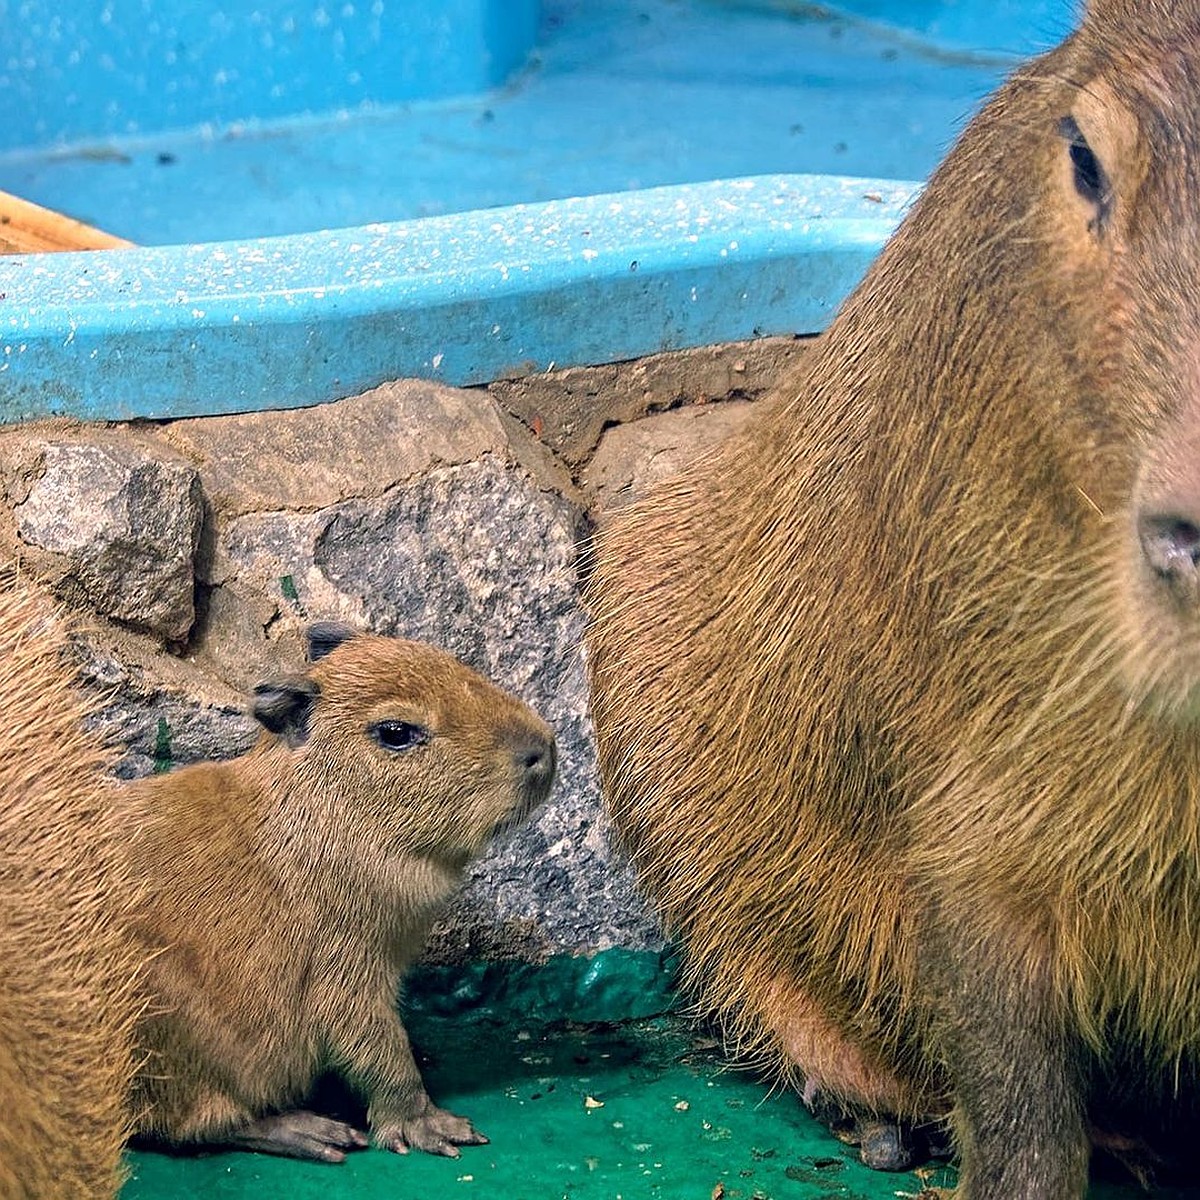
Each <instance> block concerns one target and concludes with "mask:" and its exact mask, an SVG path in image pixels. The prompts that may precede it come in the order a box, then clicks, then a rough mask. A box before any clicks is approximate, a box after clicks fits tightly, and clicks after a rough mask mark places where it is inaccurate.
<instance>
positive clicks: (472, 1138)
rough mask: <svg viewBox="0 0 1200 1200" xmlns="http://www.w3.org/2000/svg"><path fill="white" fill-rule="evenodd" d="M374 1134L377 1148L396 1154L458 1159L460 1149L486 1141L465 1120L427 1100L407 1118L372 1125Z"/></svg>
mask: <svg viewBox="0 0 1200 1200" xmlns="http://www.w3.org/2000/svg"><path fill="white" fill-rule="evenodd" d="M373 1133H374V1137H375V1143H376V1145H379V1146H382V1147H383V1148H384V1149H385V1150H394V1151H395V1152H396V1153H397V1154H407V1153H408V1152H409V1150H424V1151H425V1152H426V1153H428V1154H443V1155H445V1156H446V1157H447V1158H458V1156H459V1150H458V1148H459V1146H485V1145H487V1141H488V1139H487V1138H486V1137H484V1135H483V1134H482V1133H480V1132H479V1131H478V1130H477V1129H476V1128H475V1127H474V1126H473V1125H472V1124H471V1122H470V1121H468V1120H467V1118H466V1117H458V1116H455V1115H454V1113H452V1112H447V1111H446V1110H445V1109H444V1108H438V1107H437V1105H436V1104H434V1103H433V1102H432V1101H431V1100H429V1099H428V1098H426V1100H425V1107H424V1108H423V1109H422V1110H421V1111H420V1112H418V1113H415V1114H414V1115H412V1116H410V1117H404V1118H401V1119H399V1120H391V1121H385V1122H383V1123H382V1124H378V1125H375V1124H374V1123H373Z"/></svg>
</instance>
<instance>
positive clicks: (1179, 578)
mask: <svg viewBox="0 0 1200 1200" xmlns="http://www.w3.org/2000/svg"><path fill="white" fill-rule="evenodd" d="M1138 539H1139V541H1140V542H1141V546H1142V553H1143V554H1144V555H1145V557H1146V562H1147V564H1148V565H1149V567H1150V569H1151V571H1153V572H1154V574H1155V575H1156V576H1157V577H1158V578H1159V579H1161V580H1163V581H1164V582H1165V583H1167V584H1168V585H1169V586H1170V587H1171V589H1172V590H1173V591H1174V592H1175V593H1176V594H1177V595H1180V596H1181V597H1187V598H1189V599H1193V600H1195V599H1200V569H1198V567H1197V564H1198V563H1200V525H1198V524H1197V523H1196V522H1195V521H1192V520H1189V519H1188V518H1187V517H1184V516H1180V515H1179V514H1177V513H1167V514H1150V515H1142V516H1139V517H1138Z"/></svg>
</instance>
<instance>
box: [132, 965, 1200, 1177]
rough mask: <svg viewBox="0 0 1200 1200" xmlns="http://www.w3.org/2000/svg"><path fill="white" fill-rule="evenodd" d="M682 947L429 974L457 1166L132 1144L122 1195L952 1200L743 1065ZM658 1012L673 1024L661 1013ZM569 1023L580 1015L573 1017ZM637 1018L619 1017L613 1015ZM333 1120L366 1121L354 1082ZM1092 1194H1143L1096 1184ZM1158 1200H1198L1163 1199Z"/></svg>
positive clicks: (335, 1097)
mask: <svg viewBox="0 0 1200 1200" xmlns="http://www.w3.org/2000/svg"><path fill="white" fill-rule="evenodd" d="M672 968H673V960H672V959H671V957H670V956H669V955H661V956H659V955H654V954H633V953H631V952H627V951H613V952H609V954H607V955H601V956H599V957H598V958H597V959H592V960H583V959H569V960H567V959H564V960H551V963H550V964H548V966H547V967H545V968H542V969H541V970H537V969H533V968H525V967H512V966H509V967H503V966H498V965H495V964H493V965H491V966H488V965H484V964H479V965H477V966H474V967H471V968H469V969H467V970H460V969H457V968H438V969H434V970H429V969H427V970H425V971H424V972H422V973H421V974H420V976H419V977H418V979H417V980H415V981H414V987H413V995H412V998H411V1001H410V1003H409V1004H408V1005H406V1008H407V1010H408V1013H407V1024H408V1027H409V1031H410V1033H411V1035H412V1039H413V1042H414V1045H415V1046H416V1047H417V1056H418V1061H419V1062H420V1063H421V1068H422V1073H423V1075H424V1077H425V1081H426V1084H427V1086H428V1087H429V1090H430V1093H431V1094H432V1096H433V1098H434V1099H435V1100H436V1101H437V1102H438V1103H439V1104H441V1105H442V1106H444V1107H446V1108H449V1109H450V1110H451V1111H453V1112H457V1113H461V1114H462V1115H464V1116H468V1117H470V1118H471V1120H472V1121H473V1122H474V1123H475V1125H476V1127H477V1128H478V1129H480V1130H482V1131H483V1132H484V1133H486V1134H487V1135H488V1137H490V1138H491V1144H490V1145H487V1146H480V1147H470V1146H468V1147H464V1148H463V1151H462V1157H461V1158H459V1159H448V1158H436V1157H433V1156H431V1155H427V1154H421V1153H412V1154H409V1155H406V1156H400V1155H396V1154H391V1153H387V1152H384V1151H380V1150H374V1149H371V1150H364V1151H360V1152H357V1153H353V1154H351V1156H350V1157H349V1158H348V1159H347V1161H346V1162H345V1163H344V1164H342V1165H341V1166H327V1165H322V1164H315V1163H302V1162H294V1161H291V1160H285V1159H275V1158H268V1157H266V1156H264V1155H258V1154H246V1153H205V1154H198V1155H191V1156H186V1155H180V1156H173V1155H166V1154H159V1153H151V1152H133V1153H131V1154H130V1155H129V1161H130V1166H131V1168H132V1173H133V1174H132V1178H131V1180H130V1182H129V1183H128V1184H127V1185H126V1187H125V1189H124V1191H123V1193H122V1197H121V1200H201V1198H203V1200H249V1198H251V1197H253V1198H254V1200H270V1198H273V1197H281V1198H284V1200H343V1198H344V1200H350V1198H351V1197H354V1198H355V1200H372V1198H374V1197H378V1198H380V1200H382V1198H383V1197H388V1198H389V1200H390V1198H394V1197H396V1196H430V1197H438V1198H441V1197H451V1198H454V1197H461V1200H471V1198H473V1197H477V1198H479V1200H485V1198H486V1200H493V1198H496V1200H559V1198H560V1197H561V1198H563V1200H645V1198H648V1200H831V1198H833V1200H836V1198H841V1200H918V1198H919V1200H941V1198H942V1197H943V1196H949V1195H951V1193H950V1192H948V1191H946V1190H943V1189H950V1188H952V1187H953V1185H954V1181H955V1172H954V1170H953V1168H952V1167H949V1166H945V1165H942V1166H935V1167H933V1168H932V1169H927V1170H921V1171H915V1172H903V1173H898V1174H884V1173H880V1172H875V1171H871V1170H868V1169H867V1168H866V1167H864V1166H862V1164H861V1163H860V1162H859V1161H858V1154H857V1150H856V1149H855V1148H854V1147H852V1146H847V1145H843V1144H842V1143H841V1142H839V1141H837V1140H836V1139H835V1138H834V1137H833V1136H832V1135H830V1134H829V1133H828V1132H827V1131H826V1129H825V1128H824V1127H823V1126H821V1125H819V1124H818V1123H817V1122H815V1121H814V1120H813V1119H812V1118H811V1117H809V1115H808V1114H807V1112H805V1110H804V1109H803V1107H802V1106H801V1105H800V1103H799V1101H798V1099H797V1098H796V1096H795V1094H794V1093H792V1092H790V1091H787V1090H783V1089H771V1088H770V1087H769V1086H768V1085H767V1084H765V1083H764V1082H763V1081H762V1080H760V1079H758V1078H756V1077H755V1076H754V1075H753V1074H752V1073H750V1072H746V1071H740V1070H736V1069H733V1068H731V1067H730V1066H729V1065H728V1062H727V1059H726V1058H725V1056H724V1055H723V1054H722V1052H721V1048H720V1046H719V1044H718V1042H717V1040H716V1039H715V1038H714V1037H712V1036H711V1035H710V1033H709V1032H708V1031H706V1030H705V1029H704V1028H703V1027H702V1026H700V1025H698V1024H697V1023H695V1022H693V1021H691V1020H689V1019H688V1018H687V1017H685V1016H683V1015H681V1014H680V1013H678V1012H666V1013H664V1012H663V1010H664V1009H666V1008H669V1007H671V1005H672V1002H673V1001H674V998H675V997H674V995H673V993H672V992H671V991H670V989H669V983H670V980H671V978H672ZM651 1012H655V1013H660V1014H662V1015H655V1016H649V1015H646V1014H648V1013H651ZM563 1014H566V1017H568V1018H570V1019H564V1017H563ZM631 1015H632V1016H634V1017H635V1019H625V1020H611V1019H610V1020H605V1019H604V1018H605V1016H608V1017H610V1018H611V1017H614V1016H620V1017H627V1018H628V1017H630V1016H631ZM322 1099H324V1100H325V1101H326V1102H327V1104H328V1106H329V1108H330V1111H334V1112H335V1113H336V1114H337V1115H339V1116H342V1117H344V1118H345V1119H351V1120H358V1121H359V1122H361V1121H362V1119H363V1117H362V1114H361V1112H357V1113H356V1112H354V1111H353V1109H352V1108H347V1104H351V1105H352V1103H353V1102H352V1101H350V1100H349V1099H348V1098H347V1097H346V1096H345V1095H344V1093H342V1091H341V1089H338V1088H332V1089H328V1090H327V1091H326V1092H324V1093H323V1095H322ZM1090 1195H1091V1196H1092V1197H1093V1200H1134V1198H1135V1197H1139V1196H1140V1197H1144V1196H1146V1193H1145V1192H1143V1191H1141V1190H1140V1189H1139V1188H1137V1187H1135V1186H1133V1185H1128V1186H1127V1185H1124V1184H1103V1185H1100V1184H1097V1185H1095V1186H1094V1187H1093V1189H1092V1191H1091V1193H1090ZM1153 1196H1154V1198H1155V1200H1175V1198H1177V1197H1178V1198H1180V1200H1182V1198H1184V1197H1191V1198H1192V1200H1196V1198H1197V1197H1200V1189H1191V1190H1172V1191H1166V1190H1162V1191H1157V1192H1155V1193H1153Z"/></svg>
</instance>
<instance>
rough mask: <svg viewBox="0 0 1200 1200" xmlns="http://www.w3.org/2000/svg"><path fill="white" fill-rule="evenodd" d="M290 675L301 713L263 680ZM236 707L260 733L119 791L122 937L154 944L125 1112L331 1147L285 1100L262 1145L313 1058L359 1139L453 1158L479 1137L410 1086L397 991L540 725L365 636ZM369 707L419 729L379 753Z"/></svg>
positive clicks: (548, 763)
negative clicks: (139, 1060)
mask: <svg viewBox="0 0 1200 1200" xmlns="http://www.w3.org/2000/svg"><path fill="white" fill-rule="evenodd" d="M306 689H315V692H316V694H315V695H314V696H313V698H312V707H311V710H310V711H306V712H302V713H301V714H300V720H299V721H298V722H293V721H292V720H291V716H292V715H294V714H288V720H287V721H286V722H285V723H284V724H285V725H286V727H284V725H281V724H280V722H279V721H278V719H277V718H278V716H279V712H278V709H279V698H280V696H283V697H284V701H283V707H284V708H286V707H287V705H288V704H290V703H291V702H292V700H293V699H296V698H299V700H300V701H301V702H302V701H303V697H304V694H305V690H306ZM256 705H257V706H258V708H259V715H260V716H263V715H264V714H263V709H264V706H265V709H266V716H267V719H268V722H269V724H270V727H272V728H276V729H277V730H279V734H280V735H279V736H275V735H273V734H271V733H266V734H264V735H263V737H262V739H261V740H260V742H259V744H258V745H257V746H256V747H255V748H254V749H253V750H252V751H251V752H250V753H248V754H247V755H245V756H243V757H241V758H238V759H235V760H233V761H231V762H227V763H205V764H200V765H197V766H192V767H188V768H185V769H183V770H180V771H177V772H175V773H173V774H169V775H163V776H158V777H156V778H152V779H147V780H144V781H141V782H138V783H136V784H134V785H131V786H130V787H129V788H128V790H127V791H126V793H125V797H124V808H125V810H126V812H127V815H128V820H129V823H130V827H131V832H132V837H131V842H130V852H129V853H130V861H131V864H132V866H133V868H134V870H135V871H136V872H137V873H138V875H139V876H140V877H143V878H144V879H145V881H146V886H147V895H146V900H145V903H144V905H143V907H142V910H141V912H140V915H139V920H138V923H137V932H138V935H139V937H140V939H141V940H142V942H143V944H144V945H145V947H146V949H147V950H149V951H151V952H153V953H154V954H155V957H154V958H153V961H152V963H151V966H150V969H149V972H148V985H149V996H150V999H151V1002H152V1005H153V1010H152V1012H151V1013H150V1015H149V1016H148V1017H147V1018H146V1019H145V1020H144V1021H143V1023H142V1026H141V1028H140V1031H139V1040H140V1045H141V1046H142V1048H143V1049H144V1050H145V1051H146V1052H147V1053H148V1058H147V1062H146V1066H145V1068H144V1069H143V1070H142V1072H141V1073H140V1075H139V1077H138V1085H137V1089H136V1092H135V1111H136V1113H137V1118H138V1127H139V1129H140V1130H141V1131H142V1132H143V1133H146V1134H150V1135H152V1136H155V1137H158V1138H161V1139H165V1140H167V1141H169V1142H174V1143H195V1142H226V1143H234V1144H243V1145H249V1146H251V1147H252V1148H256V1149H268V1150H274V1151H276V1152H280V1153H291V1154H297V1155H300V1156H303V1157H314V1158H323V1159H326V1160H328V1161H339V1160H340V1159H341V1158H342V1157H343V1153H344V1151H345V1150H347V1149H352V1148H354V1147H356V1146H358V1145H362V1144H365V1143H364V1142H363V1140H362V1139H361V1138H356V1137H354V1136H351V1131H348V1130H347V1128H346V1127H344V1126H342V1127H339V1128H338V1129H333V1128H331V1127H330V1125H329V1123H326V1124H325V1125H321V1124H319V1123H317V1124H315V1125H314V1124H313V1122H315V1121H316V1118H311V1117H310V1116H309V1115H305V1114H301V1115H300V1117H299V1118H297V1119H298V1120H299V1121H300V1124H301V1126H303V1127H302V1128H301V1129H300V1130H299V1133H298V1134H296V1130H295V1129H293V1128H292V1127H291V1126H289V1127H288V1129H287V1130H286V1131H285V1134H286V1136H285V1137H284V1138H283V1139H282V1141H281V1140H280V1139H279V1136H278V1135H279V1133H280V1130H279V1123H278V1121H274V1123H272V1122H273V1118H274V1117H275V1116H276V1115H277V1114H280V1113H286V1111H287V1110H289V1109H291V1108H294V1107H295V1106H296V1105H298V1104H299V1103H300V1102H302V1101H303V1100H304V1098H305V1096H306V1095H307V1093H308V1091H309V1090H310V1088H311V1087H312V1085H313V1083H314V1081H315V1079H316V1078H317V1076H318V1075H319V1074H320V1073H322V1072H323V1071H325V1070H333V1071H336V1072H338V1073H340V1074H342V1075H343V1076H344V1077H345V1078H346V1080H347V1081H348V1082H349V1083H350V1085H351V1086H352V1087H353V1088H354V1089H355V1090H356V1091H357V1092H358V1093H359V1094H360V1095H361V1096H362V1097H363V1099H364V1100H366V1101H367V1103H368V1104H369V1112H368V1117H369V1121H370V1124H371V1127H372V1132H373V1136H374V1139H375V1140H376V1142H377V1143H378V1144H380V1145H383V1146H386V1147H389V1148H391V1149H395V1150H401V1151H403V1150H406V1149H407V1148H408V1147H409V1146H416V1147H419V1148H422V1149H427V1150H431V1151H435V1152H438V1153H444V1154H454V1155H456V1154H457V1153H458V1151H457V1149H456V1146H457V1145H458V1144H465V1143H471V1142H476V1141H482V1140H485V1139H483V1138H481V1137H480V1136H478V1135H477V1134H475V1133H474V1131H473V1130H472V1129H471V1126H470V1123H469V1122H467V1121H466V1120H464V1119H463V1118H460V1117H455V1116H453V1115H452V1114H449V1113H445V1112H443V1111H442V1110H440V1109H438V1108H436V1107H435V1106H434V1105H433V1104H432V1102H431V1101H430V1100H429V1097H428V1095H427V1094H426V1092H425V1089H424V1087H423V1085H422V1082H421V1078H420V1075H419V1074H418V1072H417V1068H416V1065H415V1064H414V1062H413V1059H412V1053H411V1051H410V1049H409V1045H408V1039H407V1036H406V1035H405V1031H404V1028H403V1026H402V1025H401V1023H400V1019H399V1016H398V1014H397V1012H396V1001H397V995H398V986H399V982H400V978H401V975H402V974H403V972H404V969H405V968H406V966H407V965H408V963H409V962H410V960H411V959H412V958H413V957H414V956H415V955H416V954H417V952H418V951H419V949H420V947H421V945H422V942H423V941H424V938H425V934H426V931H427V929H428V926H429V924H430V923H431V921H432V919H433V917H434V916H435V915H436V913H437V911H438V908H439V906H440V905H441V904H442V903H443V901H444V900H445V899H446V898H447V897H448V896H449V894H450V893H451V892H452V891H453V890H454V888H455V887H456V886H457V885H458V883H459V882H460V880H461V878H462V873H463V869H464V867H465V866H466V864H467V862H468V861H469V860H470V859H471V858H472V857H473V856H475V855H477V854H478V853H479V851H480V850H482V849H483V847H484V846H485V845H486V844H487V843H488V842H489V840H490V839H491V838H492V836H493V835H494V834H495V833H496V832H497V830H499V829H501V828H504V827H506V826H507V825H508V824H510V823H512V822H514V821H517V820H520V819H523V818H524V817H525V816H527V815H528V813H529V812H530V811H531V810H532V808H533V807H535V806H536V805H537V804H538V803H540V802H541V800H542V799H544V797H545V795H546V792H547V791H548V789H549V786H550V781H551V778H552V776H553V769H554V743H553V736H552V734H551V733H550V731H549V729H548V728H547V727H546V725H545V723H544V722H542V721H541V720H540V719H539V718H538V717H537V716H535V715H534V714H533V713H532V712H531V711H530V710H529V709H528V708H527V707H526V706H525V705H524V704H522V703H521V702H520V701H518V700H516V699H515V698H513V697H512V696H510V695H508V694H507V693H504V692H502V691H501V690H500V689H498V688H496V687H493V686H492V685H491V684H489V683H488V682H487V681H485V680H484V679H483V678H482V677H480V676H479V675H477V674H475V672H473V671H470V670H469V669H468V668H466V667H464V666H463V665H462V664H460V663H458V662H457V661H455V660H454V659H452V658H451V657H450V656H449V655H446V654H443V653H441V652H440V651H436V650H434V649H432V648H430V647H428V646H422V645H419V644H416V643H412V642H403V641H399V640H394V639H388V638H379V637H369V636H358V637H353V638H351V639H350V640H347V641H344V642H342V643H341V644H338V645H336V647H335V648H333V649H332V651H331V652H330V653H329V654H328V656H327V657H322V658H321V659H320V661H318V662H316V663H315V664H314V665H313V666H312V667H311V668H310V669H309V671H308V672H307V675H306V676H305V677H304V678H298V679H293V680H290V681H283V682H282V683H281V684H274V685H267V686H264V687H261V688H260V689H259V692H258V694H257V699H256ZM379 721H393V722H405V723H408V724H409V725H410V726H411V727H420V728H421V729H423V730H426V731H428V732H429V734H430V739H429V741H428V743H427V744H422V745H418V746H416V747H414V748H411V749H408V750H404V751H402V752H397V751H395V750H388V749H386V748H384V747H383V746H381V745H380V744H378V743H377V741H375V740H374V738H373V735H372V733H371V730H372V728H373V727H374V723H376V722H379ZM287 1120H288V1121H293V1123H294V1119H293V1118H291V1117H289V1118H287ZM264 1121H265V1124H264ZM293 1135H296V1136H293Z"/></svg>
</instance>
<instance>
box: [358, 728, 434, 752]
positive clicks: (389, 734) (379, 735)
mask: <svg viewBox="0 0 1200 1200" xmlns="http://www.w3.org/2000/svg"><path fill="white" fill-rule="evenodd" d="M367 732H368V733H369V734H370V735H371V736H372V737H373V738H374V739H375V740H376V741H377V742H378V743H379V744H380V745H381V746H382V747H383V748H384V749H385V750H393V751H395V752H397V753H400V752H402V751H404V750H415V749H416V747H418V746H424V745H425V743H426V742H428V741H429V736H430V735H429V730H428V729H426V728H425V727H424V726H423V725H414V724H412V722H410V721H376V722H375V723H374V724H373V725H368V726H367Z"/></svg>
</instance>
